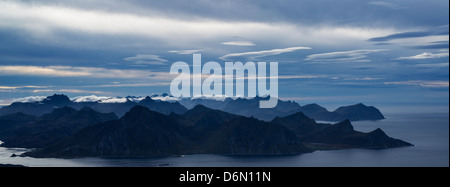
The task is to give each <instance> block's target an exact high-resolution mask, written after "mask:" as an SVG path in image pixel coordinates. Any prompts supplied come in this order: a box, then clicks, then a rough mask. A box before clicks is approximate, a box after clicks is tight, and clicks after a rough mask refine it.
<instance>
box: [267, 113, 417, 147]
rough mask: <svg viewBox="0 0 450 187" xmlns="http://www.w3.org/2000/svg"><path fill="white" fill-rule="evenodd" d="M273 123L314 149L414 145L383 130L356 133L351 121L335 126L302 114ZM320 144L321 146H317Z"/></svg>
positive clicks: (278, 118)
mask: <svg viewBox="0 0 450 187" xmlns="http://www.w3.org/2000/svg"><path fill="white" fill-rule="evenodd" d="M272 123H274V124H278V125H282V126H285V127H287V128H288V129H289V130H291V131H292V132H294V133H295V134H296V135H297V136H298V137H300V138H301V140H302V141H303V142H305V143H308V145H310V146H312V148H314V149H330V148H331V149H341V148H349V147H357V148H369V149H381V148H392V147H404V146H412V144H410V143H407V142H404V141H402V140H397V139H393V138H390V137H389V136H387V135H386V133H384V132H383V131H382V130H381V129H377V130H375V131H373V132H369V133H362V132H358V131H355V130H354V128H353V126H352V124H351V122H350V120H344V121H342V122H340V123H337V124H335V125H330V124H320V123H316V121H315V120H313V119H310V118H309V117H307V116H306V115H304V114H303V113H302V112H299V113H296V114H293V115H290V116H286V117H283V118H280V117H277V118H275V119H274V120H273V121H272ZM318 144H320V146H317V145H318Z"/></svg>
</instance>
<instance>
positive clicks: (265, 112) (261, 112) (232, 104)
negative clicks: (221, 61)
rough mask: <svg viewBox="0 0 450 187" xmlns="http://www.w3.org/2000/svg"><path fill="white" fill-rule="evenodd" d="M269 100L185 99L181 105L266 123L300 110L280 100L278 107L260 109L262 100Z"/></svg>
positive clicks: (257, 98) (296, 106)
mask: <svg viewBox="0 0 450 187" xmlns="http://www.w3.org/2000/svg"><path fill="white" fill-rule="evenodd" d="M268 99H269V98H267V97H266V98H263V97H255V98H252V99H243V98H238V99H235V100H234V99H231V98H227V99H225V100H224V101H220V100H214V99H193V100H191V99H183V100H182V101H180V103H181V104H183V105H184V106H186V107H187V108H193V107H194V106H196V105H204V106H206V107H208V108H212V109H217V110H222V111H225V112H229V113H232V114H236V115H241V116H246V117H255V118H258V119H260V120H264V121H271V120H273V119H274V118H275V117H278V116H280V117H283V116H287V115H289V114H293V113H296V112H298V111H299V110H300V105H299V104H297V103H295V102H292V101H282V100H278V105H277V106H276V107H275V108H270V109H262V108H259V103H260V101H261V100H268Z"/></svg>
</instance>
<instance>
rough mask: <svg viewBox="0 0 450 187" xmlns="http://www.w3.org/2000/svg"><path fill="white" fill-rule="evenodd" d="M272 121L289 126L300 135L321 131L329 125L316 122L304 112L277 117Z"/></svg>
mask: <svg viewBox="0 0 450 187" xmlns="http://www.w3.org/2000/svg"><path fill="white" fill-rule="evenodd" d="M272 123H274V124H278V125H282V126H285V127H287V128H288V129H289V130H291V131H292V132H294V133H295V134H296V135H297V136H299V137H303V136H305V135H308V134H311V133H313V132H317V131H320V130H322V129H324V128H326V127H328V126H329V124H320V123H316V121H315V120H314V119H311V118H309V117H308V116H306V115H305V114H303V113H302V112H298V113H295V114H292V115H289V116H286V117H276V118H275V119H274V120H272Z"/></svg>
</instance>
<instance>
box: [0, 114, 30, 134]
mask: <svg viewBox="0 0 450 187" xmlns="http://www.w3.org/2000/svg"><path fill="white" fill-rule="evenodd" d="M36 119H37V117H36V116H32V115H27V114H24V113H15V114H9V115H4V116H0V134H1V132H3V131H4V130H7V129H9V128H12V127H18V126H23V125H25V124H27V123H30V122H33V121H35V120H36ZM0 140H1V139H0Z"/></svg>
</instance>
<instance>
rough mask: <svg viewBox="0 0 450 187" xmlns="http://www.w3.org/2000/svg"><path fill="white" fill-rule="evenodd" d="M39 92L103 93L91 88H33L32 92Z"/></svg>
mask: <svg viewBox="0 0 450 187" xmlns="http://www.w3.org/2000/svg"><path fill="white" fill-rule="evenodd" d="M40 92H60V93H88V94H103V93H105V92H102V91H92V90H78V89H45V90H33V93H40Z"/></svg>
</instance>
